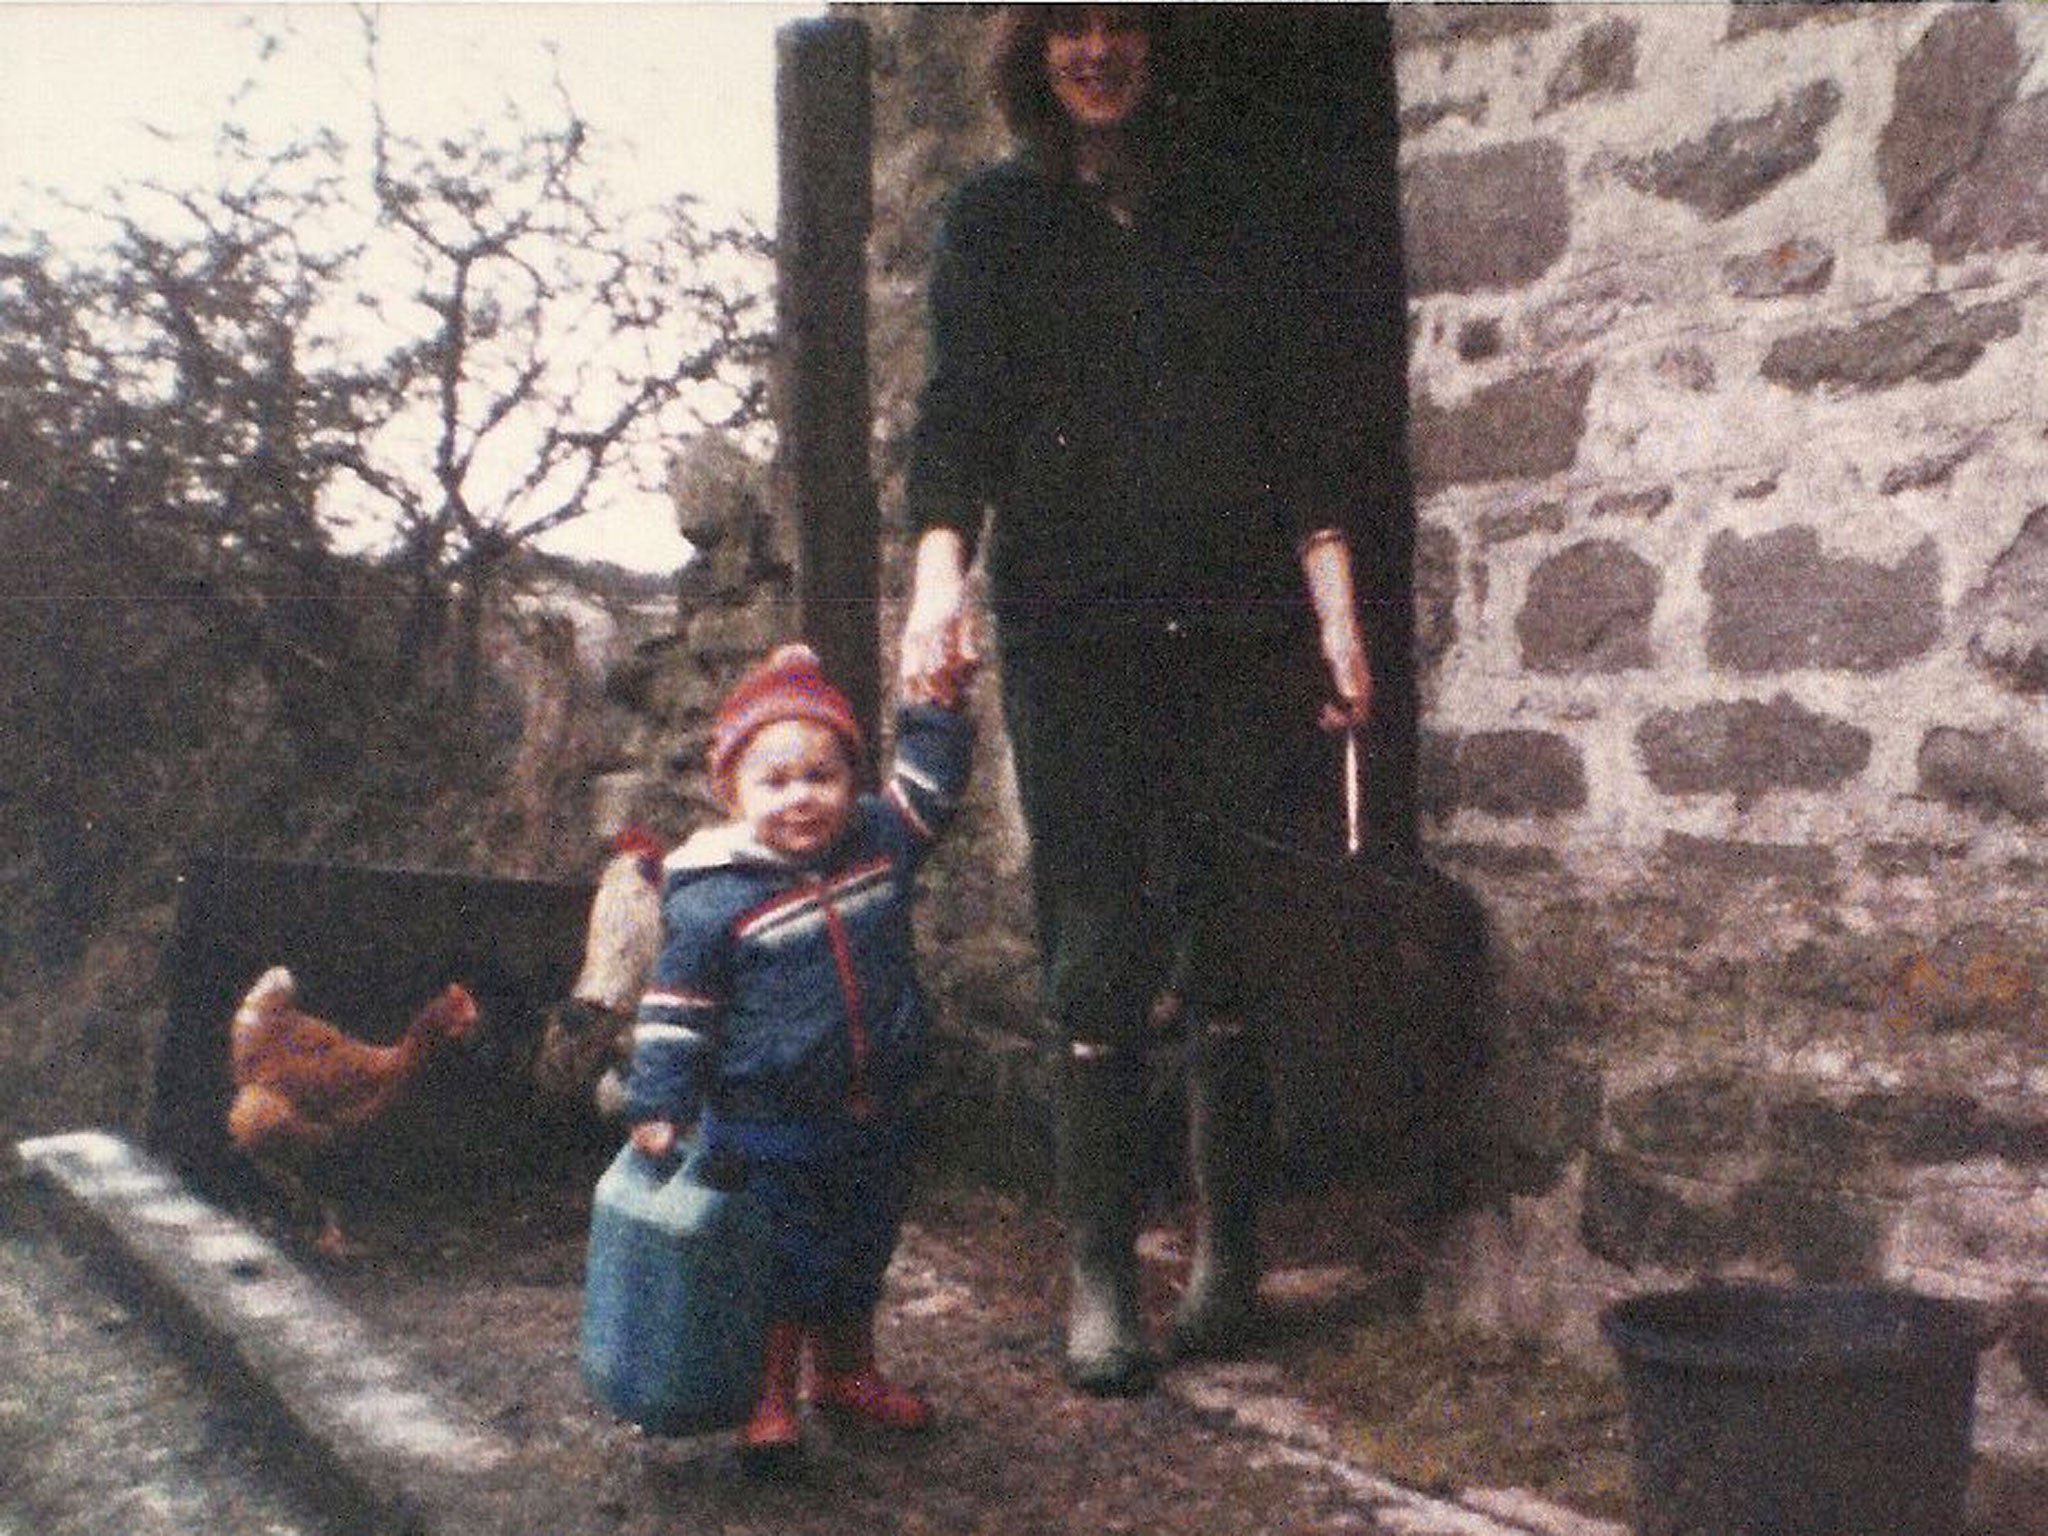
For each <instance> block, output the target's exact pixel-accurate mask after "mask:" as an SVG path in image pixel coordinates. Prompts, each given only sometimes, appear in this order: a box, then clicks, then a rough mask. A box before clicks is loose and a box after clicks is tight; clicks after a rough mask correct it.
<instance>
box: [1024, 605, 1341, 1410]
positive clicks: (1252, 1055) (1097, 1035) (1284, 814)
mask: <svg viewBox="0 0 2048 1536" xmlns="http://www.w3.org/2000/svg"><path fill="white" fill-rule="evenodd" d="M1034 639H1035V643H1029V644H1024V645H1015V646H1013V645H1010V644H1008V643H1006V644H1005V646H1004V653H1003V697H1004V711H1005V717H1006V722H1007V724H1008V728H1009V733H1010V741H1011V750H1012V753H1013V755H1014V759H1015V763H1016V768H1017V779H1018V788H1019V797H1020V800H1021V802H1022V806H1023V811H1024V818H1025V823H1026V827H1027V829H1028V831H1029V833H1030V835H1031V846H1032V894H1033V899H1034V907H1035V911H1036V916H1037V922H1038V930H1039V944H1040V948H1041V952H1042V956H1043V961H1044V1004H1045V1009H1046V1012H1047V1014H1048V1015H1049V1017H1050V1019H1051V1022H1052V1026H1053V1031H1054V1036H1055V1041H1056V1044H1057V1047H1058V1050H1059V1061H1058V1063H1057V1068H1056V1071H1055V1082H1056V1084H1057V1092H1058V1100H1057V1103H1056V1105H1055V1110H1056V1117H1057V1127H1056V1128H1057V1138H1056V1154H1057V1163H1056V1170H1055V1171H1056V1175H1057V1180H1058V1187H1059V1198H1060V1209H1061V1215H1062V1219H1063V1220H1064V1222H1065V1225H1066V1229H1067V1237H1068V1246H1069V1251H1070V1258H1071V1263H1072V1276H1071V1281H1072V1290H1071V1292H1070V1302H1069V1313H1068V1323H1067V1345H1066V1373H1067V1376H1068V1379H1069V1380H1070V1381H1071V1382H1073V1383H1074V1384H1075V1385H1076V1386H1078V1387H1080V1388H1082V1389H1084V1390H1087V1391H1092V1392H1097V1393H1105V1394H1111V1393H1124V1392H1134V1391H1142V1390H1144V1388H1145V1387H1146V1386H1147V1385H1149V1383H1150V1377H1151V1370H1152V1360H1151V1356H1150V1353H1149V1351H1148V1349H1147V1347H1146V1344H1145V1340H1144V1335H1143V1330H1142V1324H1141V1319H1140V1316H1139V1309H1138V1296H1137V1260H1136V1241H1137V1233H1138V1224H1139V1219H1140V1213H1141V1207H1142V1201H1143V1196H1144V1190H1143V1188H1142V1185H1143V1180H1144V1171H1145V1163H1146V1157H1145V1150H1146V1147H1147V1145H1148V1137H1149V1126H1148V1121H1149V1118H1150V1117H1149V1115H1148V1113H1147V1110H1146V1096H1147V1085H1148V1083H1149V1082H1150V1081H1151V1078H1152V1073H1153V1068H1154V1065H1155V1063H1154V1060H1153V1057H1154V1055H1155V1053H1157V1052H1159V1051H1161V1050H1164V1049H1168V1048H1180V1047H1181V1046H1182V1045H1183V1044H1185V1045H1186V1046H1187V1047H1188V1062H1189V1067H1190V1071H1189V1085H1190V1087H1189V1111H1190V1113H1189V1122H1190V1154H1191V1155H1190V1163H1191V1171H1192V1174H1193V1182H1194V1186H1195V1191H1196V1194H1197V1195H1198V1197H1199V1210H1200V1216H1199V1218H1198V1221H1199V1224H1198V1226H1197V1229H1196V1236H1195V1270H1194V1274H1193V1276H1192V1277H1191V1283H1190V1286H1189V1289H1188V1292H1187V1294H1186V1295H1185V1296H1184V1298H1183V1301H1182V1306H1181V1309H1180V1314H1179V1316H1178V1317H1177V1319H1176V1324H1175V1338H1174V1346H1175V1348H1176V1349H1177V1350H1182V1351H1186V1352H1191V1353H1195V1352H1214V1351H1217V1350H1221V1349H1226V1348H1228V1347H1229V1346H1230V1345H1231V1344H1233V1343H1234V1342H1236V1341H1237V1340H1238V1338H1239V1337H1241V1334H1242V1331H1243V1328H1244V1325H1245V1324H1246V1323H1247V1322H1248V1320H1249V1314H1250V1309H1251V1301H1252V1296H1253V1293H1254V1291H1255V1289H1256V1285H1257V1279H1258V1262H1257V1234H1256V1207H1257V1178H1258V1172H1259V1167H1260V1141H1261V1136H1262V1133H1263V1128H1264V1121H1265V1107H1264V1099H1263V1077H1262V1073H1261V1072H1260V1068H1259V1062H1258V1057H1257V1046H1256V1041H1255V1038H1254V1036H1253V1034H1252V1033H1251V1031H1250V1030H1249V1029H1248V1028H1247V1027H1246V1022H1247V1021H1246V1020H1245V1017H1244V1001H1243V996H1242V987H1241V978H1240V968H1241V966H1242V964H1243V963H1244V961H1245V959H1246V957H1244V956H1242V955H1241V954H1240V953H1239V952H1238V950H1237V947H1236V946H1235V945H1234V944H1233V943H1231V941H1230V940H1231V935H1230V934H1229V933H1228V932H1226V931H1223V925H1222V924H1221V922H1220V921H1219V914H1220V913H1222V912H1223V911H1224V910H1225V907H1224V902H1225V899H1226V897H1227V889H1226V884H1227V881H1228V879H1229V868H1230V856H1229V849H1230V845H1231V834H1232V833H1233V832H1234V831H1248V830H1259V831H1267V832H1273V833H1284V832H1286V831H1287V830H1288V829H1289V828H1290V827H1291V826H1292V825H1293V824H1294V823H1295V822H1296V821H1298V819H1299V816H1300V814H1301V806H1302V803H1303V791H1304V786H1305V785H1308V784H1312V783H1314V782H1315V781H1316V779H1317V778H1318V776H1319V775H1320V774H1321V773H1323V772H1324V771H1325V769H1324V764H1325V763H1326V761H1327V757H1328V751H1329V748H1328V744H1327V743H1326V742H1324V741H1323V740H1322V739H1321V737H1320V733H1318V732H1317V731H1316V730H1315V729H1314V716H1315V710H1316V708H1317V705H1318V704H1319V702H1320V700H1321V694H1320V692H1319V691H1318V690H1319V685H1320V681H1321V678H1322V675H1323V674H1322V671H1321V662H1320V658H1319V657H1318V656H1317V655H1316V653H1315V651H1314V648H1313V644H1312V642H1308V641H1305V639H1304V637H1303V636H1302V635H1300V634H1297V633H1295V632H1293V631H1285V632H1283V631H1280V630H1279V629H1278V628H1277V627H1274V626H1271V625H1270V624H1265V625H1261V626H1260V627H1259V628H1257V629H1256V630H1250V631H1247V630H1246V629H1244V628H1235V629H1231V628H1222V627H1218V628H1213V629H1208V630H1202V629H1200V628H1195V627H1191V628H1188V629H1182V628H1180V627H1168V626H1166V625H1164V624H1141V623H1137V622H1132V623H1129V624H1126V625H1124V626H1121V627H1119V628H1115V629H1098V630H1096V631H1095V632H1094V633H1092V634H1090V635H1088V636H1087V637H1086V638H1085V640H1084V639H1081V638H1072V639H1069V640H1067V641H1064V642H1062V641H1051V640H1046V639H1043V638H1036V637H1034ZM1006 642H1007V637H1006ZM1163 993H1171V994H1173V996H1174V998H1175V1000H1176V1001H1177V1002H1178V1003H1179V1004H1180V1007H1179V1009H1178V1014H1179V1017H1180V1019H1181V1021H1182V1023H1183V1024H1184V1031H1176V1032H1173V1033H1171V1034H1169V1033H1167V1032H1166V1031H1162V1030H1161V1029H1160V1028H1158V1027H1157V1026H1156V1024H1155V1022H1154V1019H1155V1017H1156V1015H1157V1014H1158V1012H1160V1010H1157V1009H1156V1008H1155V1004H1156V1002H1157V1001H1158V999H1159V998H1160V997H1161V995H1162V994H1163Z"/></svg>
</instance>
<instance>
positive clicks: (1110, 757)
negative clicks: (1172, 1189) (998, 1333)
mask: <svg viewBox="0 0 2048 1536" xmlns="http://www.w3.org/2000/svg"><path fill="white" fill-rule="evenodd" d="M1154 685H1155V680H1154V679H1153V678H1152V677H1151V676H1150V669H1149V668H1147V667H1146V666H1145V664H1144V662H1143V659H1142V658H1137V657H1129V656H1119V655H1116V654H1105V652H1104V651H1103V649H1102V648H1096V649H1093V650H1091V651H1090V652H1088V653H1087V654H1085V655H1083V654H1075V655H1071V656H1068V655H1061V654H1058V653H1056V652H1054V653H1045V652H1039V653H1028V654H1022V655H1019V654H1014V653H1006V654H1005V657H1004V668H1003V694H1004V709H1005V715H1006V719H1007V723H1008V725H1009V732H1010V742H1011V750H1012V752H1013V754H1014V759H1015V763H1016V768H1017V779H1018V789H1019V798H1020V800H1021V801H1022V805H1023V810H1024V817H1025V824H1026V827H1027V829H1028V831H1029V833H1030V836H1031V858H1032V894H1033V898H1034V903H1035V907H1036V912H1037V919H1038V929H1039V945H1040V949H1041V952H1042V958H1043V962H1044V988H1043V991H1044V997H1043V1002H1044V1006H1045V1010H1046V1012H1047V1014H1048V1016H1049V1017H1050V1018H1051V1020H1052V1023H1053V1031H1054V1036H1055V1039H1056V1041H1057V1049H1058V1052H1059V1059H1058V1061H1057V1063H1056V1065H1055V1069H1054V1082H1055V1089H1056V1100H1055V1104H1054V1113H1055V1122H1056V1123H1055V1174H1056V1178H1057V1183H1058V1190H1059V1204H1060V1214H1061V1218H1062V1220H1063V1222H1064V1224H1065V1227H1066V1232H1067V1243H1068V1252H1069V1259H1070V1285H1069V1293H1068V1315H1067V1329H1066V1351H1065V1374H1066V1377H1067V1379H1068V1381H1069V1382H1070V1383H1071V1384H1072V1385H1074V1386H1075V1387H1077V1388H1079V1389H1080V1390H1082V1391H1086V1392H1091V1393H1095V1394H1098V1395H1124V1394H1129V1393H1134V1392H1142V1391H1144V1390H1146V1389H1147V1388H1148V1387H1149V1386H1150V1385H1151V1382H1152V1375H1153V1361H1152V1358H1151V1355H1150V1353H1149V1351H1148V1350H1147V1348H1146V1345H1145V1339H1144V1331H1143V1326H1142V1320H1141V1318H1140V1316H1139V1311H1138V1269H1137V1235H1138V1220H1139V1213H1140V1204H1141V1198H1142V1188H1141V1185H1142V1180H1143V1172H1144V1159H1143V1156H1142V1151H1143V1147H1144V1144H1145V1125H1146V1117H1145V1083H1146V1070H1147V1063H1146V1060H1145V1047H1146V1044H1147V1040H1146V1024H1145V1019H1146V1012H1147V1004H1148V1001H1149V997H1150V993H1151V990H1152V987H1153V985H1154V983H1155V981H1156V977H1155V976H1154V974H1153V972H1154V970H1155V969H1156V968H1157V967H1156V965H1155V963H1154V962H1155V959H1156V957H1155V956H1154V955H1153V953H1152V946H1151V945H1150V943H1149V934H1148V921H1149V917H1148V913H1147V910H1146V901H1145V864H1146V854H1147V851H1148V848H1149V846H1150V841H1151V837H1150V829H1151V825H1152V818H1153V816H1154V814H1155V810H1156V807H1155V801H1156V798H1157V796H1158V795H1159V793H1160V791H1161V789H1162V787H1163V786H1162V783H1161V775H1160V772H1159V769H1158V766H1157V765H1158V763H1159V761H1160V758H1161V756H1162V755H1163V754H1162V752H1161V747H1162V745H1163V743H1162V741H1161V739H1160V738H1161V732H1160V728H1159V726H1158V725H1157V723H1156V722H1155V721H1154V720H1153V718H1152V716H1153V714H1154V710H1153V709H1152V708H1151V707H1149V701H1148V693H1149V691H1150V690H1151V688H1152V687H1153V686H1154Z"/></svg>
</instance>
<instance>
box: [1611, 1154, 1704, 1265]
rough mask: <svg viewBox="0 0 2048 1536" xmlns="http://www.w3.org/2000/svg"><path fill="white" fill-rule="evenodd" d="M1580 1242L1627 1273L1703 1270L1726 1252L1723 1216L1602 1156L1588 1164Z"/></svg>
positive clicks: (1660, 1182) (1655, 1180)
mask: <svg viewBox="0 0 2048 1536" xmlns="http://www.w3.org/2000/svg"><path fill="white" fill-rule="evenodd" d="M1579 1239H1580V1241H1582V1242H1583V1243H1584V1244H1585V1245H1586V1251H1587V1252H1589V1253H1591V1254H1592V1255H1594V1257H1596V1258H1600V1259H1605V1260H1606V1261H1607V1262H1608V1263H1610V1264H1618V1265H1620V1266H1621V1267H1622V1268H1624V1269H1639V1268H1642V1267H1643V1266H1644V1265H1652V1264H1654V1265H1659V1266H1662V1267H1664V1268H1667V1269H1678V1270H1691V1269H1699V1268H1703V1267H1706V1266H1708V1265H1711V1264H1713V1263H1714V1262H1715V1261H1716V1260H1717V1259H1719V1258H1721V1257H1722V1256H1723V1255H1724V1254H1725V1253H1726V1251H1727V1240H1726V1237H1725V1221H1724V1218H1723V1217H1722V1215H1721V1213H1720V1212H1718V1211H1716V1210H1714V1209H1712V1208H1711V1207H1707V1206H1696V1205H1693V1204H1691V1203H1689V1202H1687V1201H1686V1200H1685V1199H1684V1198H1682V1197H1681V1196H1680V1195H1679V1194H1677V1193H1676V1192H1675V1191H1674V1190H1673V1189H1671V1188H1669V1187H1668V1186H1667V1185H1666V1184H1665V1183H1664V1182H1663V1181H1661V1180H1658V1179H1654V1178H1651V1177H1649V1176H1647V1175H1645V1174H1643V1173H1641V1172H1639V1171H1638V1170H1637V1169H1635V1168H1634V1167H1632V1166H1631V1165H1630V1164H1629V1163H1627V1162H1624V1161H1622V1160H1620V1159H1617V1158H1614V1157H1611V1156H1609V1155H1607V1154H1606V1153H1601V1152H1596V1153H1594V1154H1593V1155H1592V1157H1591V1159H1590V1160H1589V1161H1588V1163H1587V1168H1586V1191H1585V1201H1584V1204H1583V1205H1582V1206H1581V1207H1580V1210H1579Z"/></svg>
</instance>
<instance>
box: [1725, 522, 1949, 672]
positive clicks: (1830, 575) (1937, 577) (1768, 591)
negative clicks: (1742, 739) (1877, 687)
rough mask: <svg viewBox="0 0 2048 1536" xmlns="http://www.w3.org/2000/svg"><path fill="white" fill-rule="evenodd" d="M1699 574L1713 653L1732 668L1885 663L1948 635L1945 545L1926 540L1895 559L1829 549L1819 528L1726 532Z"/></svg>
mask: <svg viewBox="0 0 2048 1536" xmlns="http://www.w3.org/2000/svg"><path fill="white" fill-rule="evenodd" d="M1700 583H1701V585H1702V586H1704V587H1705V588H1706V590H1707V595H1708V597H1709V598H1710V599H1711V600H1712V607H1711V611H1710V613H1709V615H1708V618H1707V659H1708V660H1709V661H1711V662H1712V663H1713V664H1714V665H1715V666H1717V667H1723V668H1726V669H1727V670H1729V671H1733V672H1747V673H1762V672H1795V671H1800V670H1803V669H1806V668H1810V667H1834V668H1840V669H1842V670H1844V671H1849V672H1882V671H1886V670H1888V669H1889V668H1892V667H1895V666H1897V665H1899V664H1900V663H1901V662H1904V661H1909V660H1911V659H1912V658H1914V657H1916V656H1920V655H1923V654H1925V653H1926V652H1927V651H1928V650H1929V649H1930V648H1931V647H1932V646H1933V645H1934V643H1935V641H1936V640H1938V639H1939V638H1940V637H1941V629H1942V618H1943V613H1942V602H1941V554H1940V551H1939V548H1938V546H1937V545H1936V544H1935V542H1934V540H1932V539H1925V540H1922V541H1921V542H1920V543H1919V544H1918V545H1916V546H1915V547H1914V548H1913V550H1912V552H1911V553H1909V554H1908V555H1907V556H1906V557H1905V558H1904V559H1903V560H1901V561H1900V562H1899V564H1897V565H1896V566H1883V565H1878V564H1876V563H1875V562H1872V561H1868V560H1859V559H1855V558H1854V557H1844V558H1842V559H1830V558H1828V557H1826V556H1824V555H1823V554H1822V553H1821V548H1820V536H1819V535H1818V534H1817V533H1815V532H1814V530H1813V529H1811V528H1784V529H1779V530H1778V531H1776V532H1773V533H1766V534H1760V535H1758V536H1757V537H1756V538H1753V539H1749V538H1744V537H1743V536H1742V535H1741V534H1739V533H1734V532H1724V533H1721V534H1717V535H1716V536H1715V538H1714V541H1713V543H1712V544H1710V545H1709V546H1708V549H1707V556H1706V561H1705V563H1704V565H1703V566H1702V568H1701V572H1700Z"/></svg>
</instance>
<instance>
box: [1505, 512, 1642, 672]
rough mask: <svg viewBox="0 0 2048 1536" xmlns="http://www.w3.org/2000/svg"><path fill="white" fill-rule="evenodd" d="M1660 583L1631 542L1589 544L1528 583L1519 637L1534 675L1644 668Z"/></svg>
mask: <svg viewBox="0 0 2048 1536" xmlns="http://www.w3.org/2000/svg"><path fill="white" fill-rule="evenodd" d="M1662 586H1663V578H1662V577H1661V576H1660V575H1659V574H1658V572H1657V568H1656V567H1655V566H1653V565H1651V564H1650V562H1649V561H1647V560H1645V559H1644V558H1643V557H1642V556H1641V555H1639V554H1637V553H1636V552H1635V551H1634V550H1632V549H1630V548H1629V547H1628V546H1627V545H1626V544H1622V543H1619V542H1617V541H1615V540H1613V539H1588V540H1586V541H1585V542H1583V543H1579V544H1574V545H1573V546H1572V547H1571V548H1569V549H1566V550H1563V551H1561V552H1560V553H1558V554H1556V555H1553V556H1551V558H1550V559H1548V560H1546V561H1544V562H1543V563H1542V564H1541V565H1539V566H1538V567H1537V568H1536V570H1535V571H1534V572H1533V573H1532V574H1531V575H1530V577H1529V589H1528V593H1527V596H1526V597H1525V599H1524V601H1523V604H1522V610H1521V612H1520V613H1518V614H1516V615H1515V635H1516V638H1517V639H1518V640H1519V641H1520V643H1521V651H1522V664H1523V665H1524V666H1526V667H1528V668H1529V669H1530V670H1531V671H1534V672H1563V673H1604V672H1625V671H1628V670H1630V669H1632V668H1636V667H1647V666H1649V665H1650V664H1651V661H1652V659H1653V658H1652V651H1651V645H1650V618H1651V615H1652V614H1653V613H1654V612H1655V611H1656V607H1657V597H1658V593H1659V592H1660V590H1661V589H1662Z"/></svg>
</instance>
